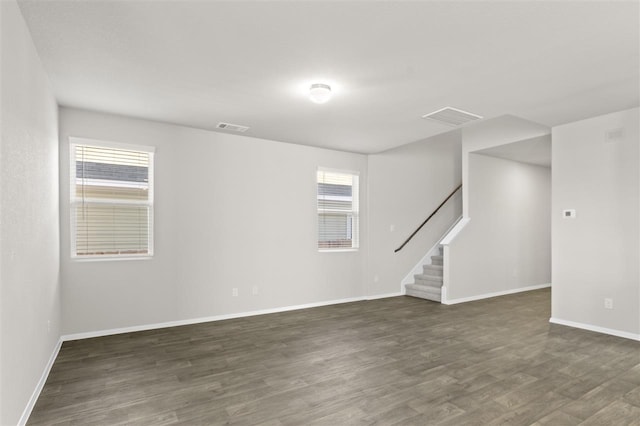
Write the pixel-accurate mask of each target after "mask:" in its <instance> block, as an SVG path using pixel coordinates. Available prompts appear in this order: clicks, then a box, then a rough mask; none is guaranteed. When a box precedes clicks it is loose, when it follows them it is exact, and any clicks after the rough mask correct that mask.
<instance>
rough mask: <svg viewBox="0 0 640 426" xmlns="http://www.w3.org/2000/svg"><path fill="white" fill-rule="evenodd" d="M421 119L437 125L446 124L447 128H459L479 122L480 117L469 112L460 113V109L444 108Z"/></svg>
mask: <svg viewBox="0 0 640 426" xmlns="http://www.w3.org/2000/svg"><path fill="white" fill-rule="evenodd" d="M422 118H426V119H428V120H433V121H437V122H438V123H442V124H446V125H448V126H461V125H463V124H466V123H468V122H470V121H475V120H480V119H481V118H482V117H481V116H479V115H476V114H472V113H470V112H466V111H462V110H461V109H457V108H452V107H445V108H442V109H439V110H437V111H434V112H431V113H429V114H425V115H423V116H422Z"/></svg>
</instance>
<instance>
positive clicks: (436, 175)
mask: <svg viewBox="0 0 640 426" xmlns="http://www.w3.org/2000/svg"><path fill="white" fill-rule="evenodd" d="M460 147H461V136H460V132H459V131H454V132H449V133H446V134H442V135H438V136H434V137H432V138H429V139H426V140H424V141H420V142H415V143H412V144H409V145H405V146H402V147H400V148H396V149H392V150H389V151H385V152H382V153H380V154H376V155H370V156H369V261H368V265H369V266H368V268H367V271H366V274H365V278H364V279H365V285H366V289H367V294H369V295H375V294H388V293H398V292H399V291H400V290H401V288H400V282H401V281H402V279H403V278H404V277H405V275H406V274H407V273H409V272H410V271H411V269H412V268H413V267H414V265H415V264H416V263H417V262H418V261H419V260H420V259H422V257H423V256H424V255H425V254H426V253H427V251H428V250H429V249H430V248H431V247H432V246H433V245H434V244H436V243H437V242H438V240H439V239H440V238H441V237H442V235H443V233H444V232H445V231H446V230H447V229H448V228H449V226H450V225H451V224H452V222H454V221H455V219H457V218H458V217H459V216H460V214H461V212H462V207H461V196H460V195H459V193H458V194H457V196H456V197H454V198H452V199H451V200H450V202H448V203H447V204H446V205H445V206H444V207H443V208H442V209H441V210H440V211H439V212H438V214H437V215H436V216H434V217H433V218H432V220H430V221H429V223H428V224H427V225H425V227H424V228H423V229H422V230H421V231H420V232H419V233H418V234H416V236H415V237H414V239H412V240H411V241H410V242H409V243H408V244H407V245H406V246H405V247H404V248H403V249H402V250H401V251H399V252H398V253H394V250H395V249H396V248H398V247H399V246H400V245H401V244H402V242H403V241H404V240H405V239H406V238H407V237H408V236H409V235H411V233H412V232H413V231H414V230H415V229H416V227H417V226H419V225H420V224H421V223H422V222H423V221H424V220H425V219H426V218H427V217H428V216H429V214H431V212H432V211H433V210H434V209H435V208H436V207H438V205H439V204H440V203H441V202H442V200H444V199H445V198H446V197H447V195H449V193H450V192H451V191H452V190H453V189H455V188H456V187H457V186H458V185H460V181H461V178H462V176H461V171H460V165H461V162H460V158H461V157H460Z"/></svg>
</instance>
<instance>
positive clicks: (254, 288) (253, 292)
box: [251, 285, 258, 296]
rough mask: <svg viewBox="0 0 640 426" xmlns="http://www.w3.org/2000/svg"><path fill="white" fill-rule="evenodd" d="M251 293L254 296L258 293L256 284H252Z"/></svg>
mask: <svg viewBox="0 0 640 426" xmlns="http://www.w3.org/2000/svg"><path fill="white" fill-rule="evenodd" d="M251 294H253V295H254V296H255V295H256V294H258V286H257V285H254V286H253V288H252V289H251Z"/></svg>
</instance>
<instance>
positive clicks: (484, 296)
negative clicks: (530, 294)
mask: <svg viewBox="0 0 640 426" xmlns="http://www.w3.org/2000/svg"><path fill="white" fill-rule="evenodd" d="M548 287H551V284H537V285H531V286H528V287H520V288H513V289H509V290H503V291H496V292H493V293H485V294H478V295H476V296H470V297H461V298H459V299H449V300H444V299H443V301H442V303H443V304H444V305H455V304H457V303H465V302H473V301H474V300H482V299H489V298H491V297H497V296H505V295H507V294H514V293H522V292H523V291H531V290H539V289H541V288H548Z"/></svg>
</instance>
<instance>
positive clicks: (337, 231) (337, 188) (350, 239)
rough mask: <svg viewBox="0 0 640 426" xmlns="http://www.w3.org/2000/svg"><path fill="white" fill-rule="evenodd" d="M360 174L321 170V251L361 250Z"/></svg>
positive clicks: (319, 244)
mask: <svg viewBox="0 0 640 426" xmlns="http://www.w3.org/2000/svg"><path fill="white" fill-rule="evenodd" d="M358 179H359V177H358V174H356V173H350V172H337V171H331V170H326V169H318V177H317V182H318V249H320V250H323V251H324V250H345V249H357V248H358V210H359V209H358V207H359V197H358Z"/></svg>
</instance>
